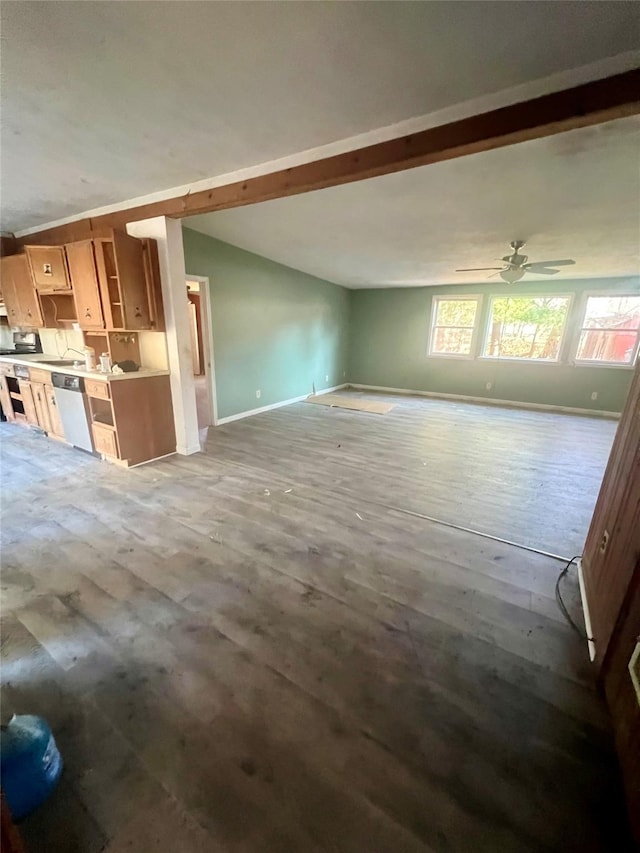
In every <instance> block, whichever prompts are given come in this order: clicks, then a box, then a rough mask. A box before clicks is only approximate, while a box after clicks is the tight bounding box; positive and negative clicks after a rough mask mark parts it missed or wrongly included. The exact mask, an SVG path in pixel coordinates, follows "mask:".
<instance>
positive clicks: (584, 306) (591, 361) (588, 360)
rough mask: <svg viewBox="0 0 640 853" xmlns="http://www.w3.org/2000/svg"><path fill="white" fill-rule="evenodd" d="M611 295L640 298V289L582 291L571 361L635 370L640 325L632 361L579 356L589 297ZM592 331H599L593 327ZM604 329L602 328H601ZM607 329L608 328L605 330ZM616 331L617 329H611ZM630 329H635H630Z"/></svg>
mask: <svg viewBox="0 0 640 853" xmlns="http://www.w3.org/2000/svg"><path fill="white" fill-rule="evenodd" d="M592 296H595V297H598V296H599V297H603V296H604V297H610V298H612V299H616V298H620V297H624V296H636V297H638V298H640V291H629V290H614V291H611V290H586V291H584V293H582V304H581V310H580V322H579V324H577V325H576V331H575V344H574V346H573V349H572V358H571V363H572V364H573V365H574V367H608V368H615V369H616V370H620V369H622V370H635V367H636V364H637V362H638V354H639V353H640V327H639V328H638V329H636V342H635V345H634V347H633V355H632V357H631V361H630V362H626V361H601V360H598V359H591V358H578V349H579V347H580V338H581V337H582V333H583V332H584V331H585V326H584V321H585V319H586V316H587V308H588V306H589V299H590V298H591V297H592ZM591 331H597V330H593V329H591ZM600 331H602V330H600ZM605 331H606V330H605ZM611 331H612V332H615V329H612V330H611ZM628 331H633V330H631V329H629V330H628Z"/></svg>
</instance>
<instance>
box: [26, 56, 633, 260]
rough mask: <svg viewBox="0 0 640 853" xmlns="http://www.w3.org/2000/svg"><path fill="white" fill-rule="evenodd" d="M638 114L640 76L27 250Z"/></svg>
mask: <svg viewBox="0 0 640 853" xmlns="http://www.w3.org/2000/svg"><path fill="white" fill-rule="evenodd" d="M638 113H640V69H634V70H632V71H627V72H624V73H622V74H617V75H615V76H613V77H607V78H605V79H603V80H595V81H592V82H590V83H584V84H582V85H580V86H575V87H574V88H572V89H565V90H563V91H561V92H553V93H551V94H549V95H542V96H541V97H538V98H533V99H532V100H529V101H524V102H521V103H518V104H513V105H511V106H507V107H501V108H500V109H496V110H491V111H490V112H487V113H482V114H481V115H476V116H471V117H470V118H466V119H461V120H459V121H455V122H451V123H450V124H445V125H441V126H439V127H434V128H429V129H428V130H423V131H421V132H419V133H413V134H410V135H408V136H401V137H399V138H397V139H392V140H389V141H387V142H379V143H376V144H375V145H367V146H366V147H364V148H359V149H357V150H355V151H349V152H346V153H344V154H336V155H334V156H332V157H325V158H323V159H321V160H315V161H314V162H311V163H305V164H303V165H300V166H294V167H292V168H289V169H282V170H280V171H278V172H272V173H270V174H267V175H261V176H259V177H255V178H249V179H247V180H245V181H236V182H234V183H232V184H226V185H224V186H220V187H213V188H212V189H208V190H200V191H198V192H194V193H191V192H189V193H187V194H186V195H183V196H177V197H174V198H171V199H166V200H164V201H157V202H151V203H149V204H144V205H139V206H137V207H131V208H128V209H126V210H120V211H117V212H114V213H107V214H104V215H102V216H97V217H93V218H88V219H83V220H79V221H77V222H72V223H69V224H68V225H61V226H58V227H55V228H49V229H46V230H43V231H40V232H38V233H37V234H32V235H29V236H28V237H24V238H22V239H21V240H20V241H19V242H20V243H21V244H23V245H24V244H28V243H30V242H31V243H46V242H51V243H60V242H66V241H70V240H79V239H84V238H86V237H87V236H89V235H91V234H92V233H97V234H100V233H102V232H104V231H105V230H106V229H109V228H123V227H124V226H125V225H126V223H127V222H134V221H137V220H140V219H148V218H150V217H153V216H170V217H175V218H184V217H187V216H193V215H195V214H201V213H211V212H213V211H216V210H225V209H228V208H232V207H241V206H243V205H247V204H257V203H259V202H262V201H270V200H272V199H276V198H285V197H286V196H290V195H296V194H298V193H305V192H310V191H312V190H318V189H326V188H327V187H335V186H340V185H341V184H346V183H350V182H352V181H362V180H365V179H367V178H374V177H379V176H381V175H388V174H390V173H392V172H399V171H403V170H404V169H413V168H415V167H417V166H426V165H428V164H430V163H440V162H442V161H444V160H452V159H454V158H456V157H465V156H467V155H469V154H479V153H481V152H483V151H491V150H493V149H495V148H501V147H503V146H506V145H514V144H516V143H519V142H527V141H529V140H532V139H540V138H541V137H545V136H552V135H554V134H556V133H563V132H565V131H568V130H575V129H576V128H581V127H588V126H589V125H594V124H600V123H601V122H605V121H612V120H613V119H618V118H623V117H625V116H630V115H635V114H638Z"/></svg>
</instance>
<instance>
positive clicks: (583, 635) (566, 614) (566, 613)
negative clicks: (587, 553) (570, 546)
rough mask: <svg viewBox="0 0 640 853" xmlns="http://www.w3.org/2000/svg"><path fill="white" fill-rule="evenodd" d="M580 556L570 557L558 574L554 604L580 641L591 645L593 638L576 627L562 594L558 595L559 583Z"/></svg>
mask: <svg viewBox="0 0 640 853" xmlns="http://www.w3.org/2000/svg"><path fill="white" fill-rule="evenodd" d="M581 556H582V555H581V554H578V556H577V557H572V558H571V559H570V560H569V562H568V563H567V564H566V566H565V567H564V568H563V569H562V571H561V572H560V574H559V575H558V580H557V581H556V602H557V604H558V607H559V608H560V610H561V611H562V615H563V616H564V618H565V619H566V620H567V622H568V623H569V625H571V627H572V628H573V630H574V631H575V632H576V634H577V635H578V636H579V637H580V639H582V640H587V641H589V642H591V643H592V642H593V641H594V640H593V637H588V636H587V633H586V631H583V630H582V629H581V628H580V626H579V625H576V623H575V622H574V621H573V619H572V618H571V615H570V613H569V611H568V610H567V607H566V605H565V603H564V601H563V600H562V594H561V593H560V581H561V580H562V578H563V577H564V576H565V575H566V574H567V572H568V571H569V567H570V566H571V564H572V563H575V561H576V560H579V559H580V557H581Z"/></svg>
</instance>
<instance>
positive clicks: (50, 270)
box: [25, 246, 71, 290]
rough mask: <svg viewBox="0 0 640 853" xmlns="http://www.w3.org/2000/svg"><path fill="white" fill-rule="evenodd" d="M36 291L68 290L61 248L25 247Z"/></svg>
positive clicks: (62, 249) (65, 266) (67, 279)
mask: <svg viewBox="0 0 640 853" xmlns="http://www.w3.org/2000/svg"><path fill="white" fill-rule="evenodd" d="M25 252H26V254H27V259H28V261H29V266H30V268H31V275H32V278H33V283H34V284H35V287H36V290H70V289H71V283H70V281H69V276H68V274H67V261H66V258H65V254H64V248H63V247H62V246H25Z"/></svg>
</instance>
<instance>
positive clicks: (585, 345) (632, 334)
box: [576, 296, 640, 364]
mask: <svg viewBox="0 0 640 853" xmlns="http://www.w3.org/2000/svg"><path fill="white" fill-rule="evenodd" d="M639 334H640V296H589V297H588V298H587V306H586V310H585V314H584V320H583V321H582V329H581V330H580V340H579V341H578V352H577V354H576V361H590V362H600V363H601V364H634V362H635V359H636V355H637V352H638V336H639Z"/></svg>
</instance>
